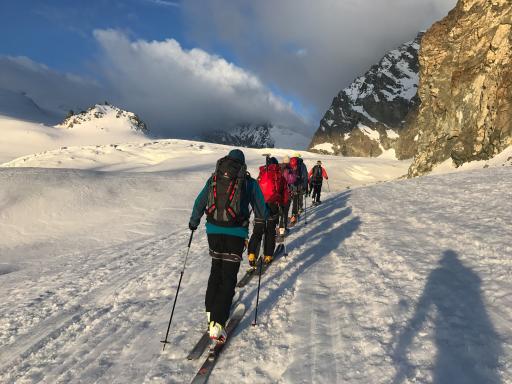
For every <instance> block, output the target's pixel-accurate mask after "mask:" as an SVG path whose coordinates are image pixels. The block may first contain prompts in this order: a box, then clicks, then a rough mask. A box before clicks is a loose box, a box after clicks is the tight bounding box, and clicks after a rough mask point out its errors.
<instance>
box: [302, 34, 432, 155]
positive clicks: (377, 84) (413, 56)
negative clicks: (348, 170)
mask: <svg viewBox="0 0 512 384" xmlns="http://www.w3.org/2000/svg"><path fill="white" fill-rule="evenodd" d="M422 36H423V34H422V33H419V34H418V35H417V37H416V38H415V39H414V40H412V41H409V42H407V43H404V44H402V45H401V46H399V47H398V48H397V49H394V50H392V51H389V52H388V53H387V54H386V55H384V57H383V58H382V59H381V60H379V62H378V63H377V64H375V65H373V66H372V67H371V68H370V69H369V70H368V71H367V72H366V73H365V74H364V75H362V76H359V77H357V78H356V79H355V80H354V81H353V82H352V84H350V85H349V86H348V87H346V88H344V89H343V90H341V91H340V92H339V93H338V95H337V96H336V97H335V98H334V100H333V102H332V105H331V106H330V108H329V109H328V110H327V112H326V113H325V115H324V117H323V118H322V120H321V121H320V126H319V128H318V130H317V132H316V133H315V136H314V137H313V140H312V142H311V144H310V148H311V149H313V150H320V149H318V148H319V145H320V146H321V147H322V148H324V147H325V145H324V144H325V143H330V144H332V151H331V152H330V153H334V154H337V155H343V156H380V155H382V154H383V153H385V152H386V151H389V150H391V149H396V150H397V155H398V156H399V157H400V158H408V157H410V156H409V153H405V152H404V151H401V150H399V149H400V145H399V138H400V136H401V133H402V131H403V129H404V127H405V126H406V121H407V118H408V116H409V114H410V113H411V112H412V111H415V110H416V109H417V106H418V104H419V103H418V97H417V90H418V82H419V77H418V72H419V63H418V51H419V48H420V41H421V38H422ZM361 125H363V126H366V127H367V129H366V131H364V130H363V131H361V130H360V129H359V127H360V126H361ZM359 131H361V132H362V133H363V134H364V133H366V135H363V136H361V134H360V133H361V132H359ZM370 131H372V132H371V134H368V132H370ZM364 136H366V137H364ZM322 151H323V150H322ZM402 152H403V153H402Z"/></svg>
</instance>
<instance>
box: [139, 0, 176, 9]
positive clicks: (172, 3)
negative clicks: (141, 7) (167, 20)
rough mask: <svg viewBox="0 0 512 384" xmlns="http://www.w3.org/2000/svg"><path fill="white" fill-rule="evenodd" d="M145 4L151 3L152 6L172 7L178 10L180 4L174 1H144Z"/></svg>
mask: <svg viewBox="0 0 512 384" xmlns="http://www.w3.org/2000/svg"><path fill="white" fill-rule="evenodd" d="M145 1H146V2H147V3H151V4H154V5H159V6H162V7H174V8H179V6H180V3H178V2H176V1H167V0H145Z"/></svg>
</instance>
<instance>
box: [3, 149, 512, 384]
mask: <svg viewBox="0 0 512 384" xmlns="http://www.w3.org/2000/svg"><path fill="white" fill-rule="evenodd" d="M229 149H230V148H229V147H226V146H222V145H215V144H204V143H199V142H189V141H180V140H165V141H158V142H148V143H140V144H123V145H119V146H109V145H106V146H98V147H96V146H89V147H74V148H68V149H63V150H58V151H54V152H48V153H46V154H40V155H38V156H32V157H28V158H27V160H26V161H24V163H26V164H29V165H31V166H32V167H33V166H41V167H42V166H54V165H55V166H59V167H74V168H82V170H76V169H75V170H71V169H43V168H12V167H11V168H0V233H1V234H2V236H1V237H0V283H1V287H2V289H1V290H0V311H1V313H2V316H1V317H0V382H2V383H4V382H5V383H15V382H16V383H18V382H23V383H32V382H48V383H57V382H83V383H92V382H104V383H110V382H117V383H133V382H148V383H149V382H151V383H182V382H189V381H190V380H191V378H192V377H193V375H194V373H195V371H196V370H197V369H198V368H199V366H200V362H197V361H188V360H186V354H187V353H188V352H189V350H190V348H191V347H192V345H193V343H194V342H195V341H196V340H197V338H198V337H199V335H200V332H201V330H202V329H204V327H205V319H206V318H205V315H204V309H203V301H204V297H203V295H204V291H205V288H206V282H207V279H208V273H209V266H210V257H209V256H208V249H207V242H206V236H205V234H204V227H203V225H201V226H200V228H199V230H198V231H197V233H196V235H195V238H194V240H193V242H192V246H191V251H190V256H189V259H188V264H187V268H186V270H185V273H184V276H183V281H182V285H181V290H180V295H179V298H178V301H177V306H176V312H175V316H174V319H173V327H172V328H171V332H170V334H169V340H170V342H171V346H172V348H167V349H166V351H165V352H163V353H162V351H161V344H160V343H159V341H160V340H161V339H163V337H164V336H165V330H166V327H167V322H168V319H169V315H170V310H171V306H172V302H173V299H174V296H175V294H176V287H177V283H178V279H179V272H180V270H181V268H182V266H183V260H184V256H185V251H186V245H187V242H188V238H189V233H190V232H189V230H188V228H187V222H188V218H189V215H190V209H191V206H192V204H193V200H194V198H195V197H196V194H197V193H198V192H199V190H200V189H201V188H202V186H203V185H204V181H205V179H206V178H207V177H208V175H209V174H210V173H211V171H212V170H213V167H214V163H215V160H216V159H217V158H219V157H221V156H223V155H225V154H226V153H227V151H228V150H229ZM94 151H96V153H94ZM244 152H245V153H246V156H247V158H248V162H249V169H250V171H251V172H252V173H253V174H255V172H256V169H257V168H256V167H257V166H258V165H259V164H261V163H262V161H263V157H262V156H261V155H262V154H263V153H264V152H265V150H255V149H252V150H245V149H244ZM272 152H273V154H275V155H277V156H278V157H281V156H283V155H284V154H289V155H290V154H293V152H292V151H290V150H284V149H280V150H275V151H274V150H273V151H272ZM301 153H302V154H303V157H304V158H305V162H306V164H307V165H308V166H311V165H313V164H314V163H315V161H316V160H317V159H321V160H322V161H323V163H324V165H325V167H326V168H327V171H328V172H329V176H330V178H329V184H327V183H325V184H324V192H325V193H324V194H323V199H322V200H324V203H323V204H322V205H320V206H318V207H315V208H313V209H310V208H308V224H307V226H305V225H304V223H303V222H301V223H299V225H298V226H296V227H295V228H294V229H293V230H292V233H291V234H290V236H289V238H288V239H287V247H288V251H289V256H288V257H287V258H286V259H285V258H282V259H278V260H276V262H275V264H274V265H272V266H271V268H270V269H269V271H268V273H267V274H266V275H264V276H263V278H262V287H261V292H260V307H259V315H258V323H259V325H258V326H256V327H251V326H250V323H251V321H252V316H253V315H254V303H255V297H256V284H255V283H256V282H255V281H253V282H252V284H250V285H249V286H248V287H246V289H245V290H244V291H243V297H242V301H243V302H244V303H245V304H246V306H247V307H248V313H247V316H246V317H245V319H244V320H243V321H242V323H241V325H240V328H239V331H238V332H237V333H236V334H235V335H234V337H233V338H232V339H231V340H230V342H229V344H228V345H227V347H226V349H225V351H224V352H223V355H222V356H221V358H220V360H219V362H218V364H217V366H216V368H215V370H214V372H213V374H212V376H211V379H210V382H211V383H254V382H261V383H267V382H282V383H297V382H307V383H309V382H313V383H337V382H346V383H376V384H379V383H413V382H421V383H423V382H435V383H454V384H462V383H498V382H502V383H509V382H511V381H512V363H511V362H512V309H511V308H512V300H511V298H510V295H509V292H510V291H511V289H512V280H511V279H510V276H511V275H512V263H510V260H509V259H510V254H511V252H512V246H511V242H510V234H511V233H512V206H511V205H512V203H511V200H510V199H507V198H505V197H506V196H508V194H509V192H510V190H511V188H512V168H511V167H499V168H498V167H495V168H489V169H484V170H478V171H471V172H458V173H454V174H449V175H439V176H431V177H423V178H418V179H414V180H406V181H394V182H385V183H382V184H380V185H374V186H371V187H364V188H355V189H346V186H347V185H353V186H354V185H362V184H364V183H376V182H377V181H385V180H390V179H392V178H396V177H397V176H399V175H401V174H404V173H405V171H406V169H407V165H408V164H407V162H405V163H403V162H398V161H391V160H385V159H355V158H336V157H334V156H327V155H317V154H312V153H307V152H301ZM16 161H20V159H18V160H16ZM59 161H60V163H59ZM12 165H14V163H11V166H12ZM91 169H102V170H110V172H97V171H92V170H91ZM121 171H124V172H121ZM126 171H137V172H126ZM329 189H331V192H330V193H329V192H328V191H329ZM203 223H204V221H203ZM244 263H245V261H244ZM245 265H246V264H244V266H245ZM243 269H244V267H243V268H241V272H240V273H241V274H242V273H243Z"/></svg>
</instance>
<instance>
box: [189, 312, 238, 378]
mask: <svg viewBox="0 0 512 384" xmlns="http://www.w3.org/2000/svg"><path fill="white" fill-rule="evenodd" d="M244 314H245V305H244V304H242V303H240V304H238V306H237V307H236V308H235V310H234V311H233V315H232V316H231V319H230V320H229V321H228V324H227V325H226V333H227V335H228V337H227V339H226V342H225V343H216V344H214V345H213V346H212V347H211V348H210V350H209V351H208V356H207V357H206V359H205V361H204V363H203V365H202V366H201V368H199V371H197V374H196V376H195V377H194V379H193V380H192V384H200V383H206V382H207V381H208V378H209V377H210V374H211V373H212V370H213V368H214V366H215V364H216V363H217V360H218V358H219V355H220V353H221V352H222V350H223V349H224V347H225V346H226V344H227V343H228V342H229V340H230V339H231V336H232V335H233V331H234V330H235V329H236V327H237V326H238V324H240V321H241V320H242V318H243V317H244Z"/></svg>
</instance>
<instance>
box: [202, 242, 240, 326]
mask: <svg viewBox="0 0 512 384" xmlns="http://www.w3.org/2000/svg"><path fill="white" fill-rule="evenodd" d="M208 245H209V246H210V253H211V251H214V252H215V253H216V254H231V255H239V256H240V259H241V258H242V254H243V252H244V247H245V239H243V238H241V237H236V236H229V235H213V234H210V235H208ZM239 269H240V262H239V261H233V260H230V259H223V258H216V257H212V266H211V270H210V278H209V279H208V288H207V289H206V296H205V300H204V301H205V307H206V312H210V321H215V322H216V323H219V324H220V325H222V326H225V325H226V321H227V320H228V317H229V311H230V310H231V304H232V301H233V296H234V294H235V287H236V281H237V275H238V270H239Z"/></svg>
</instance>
